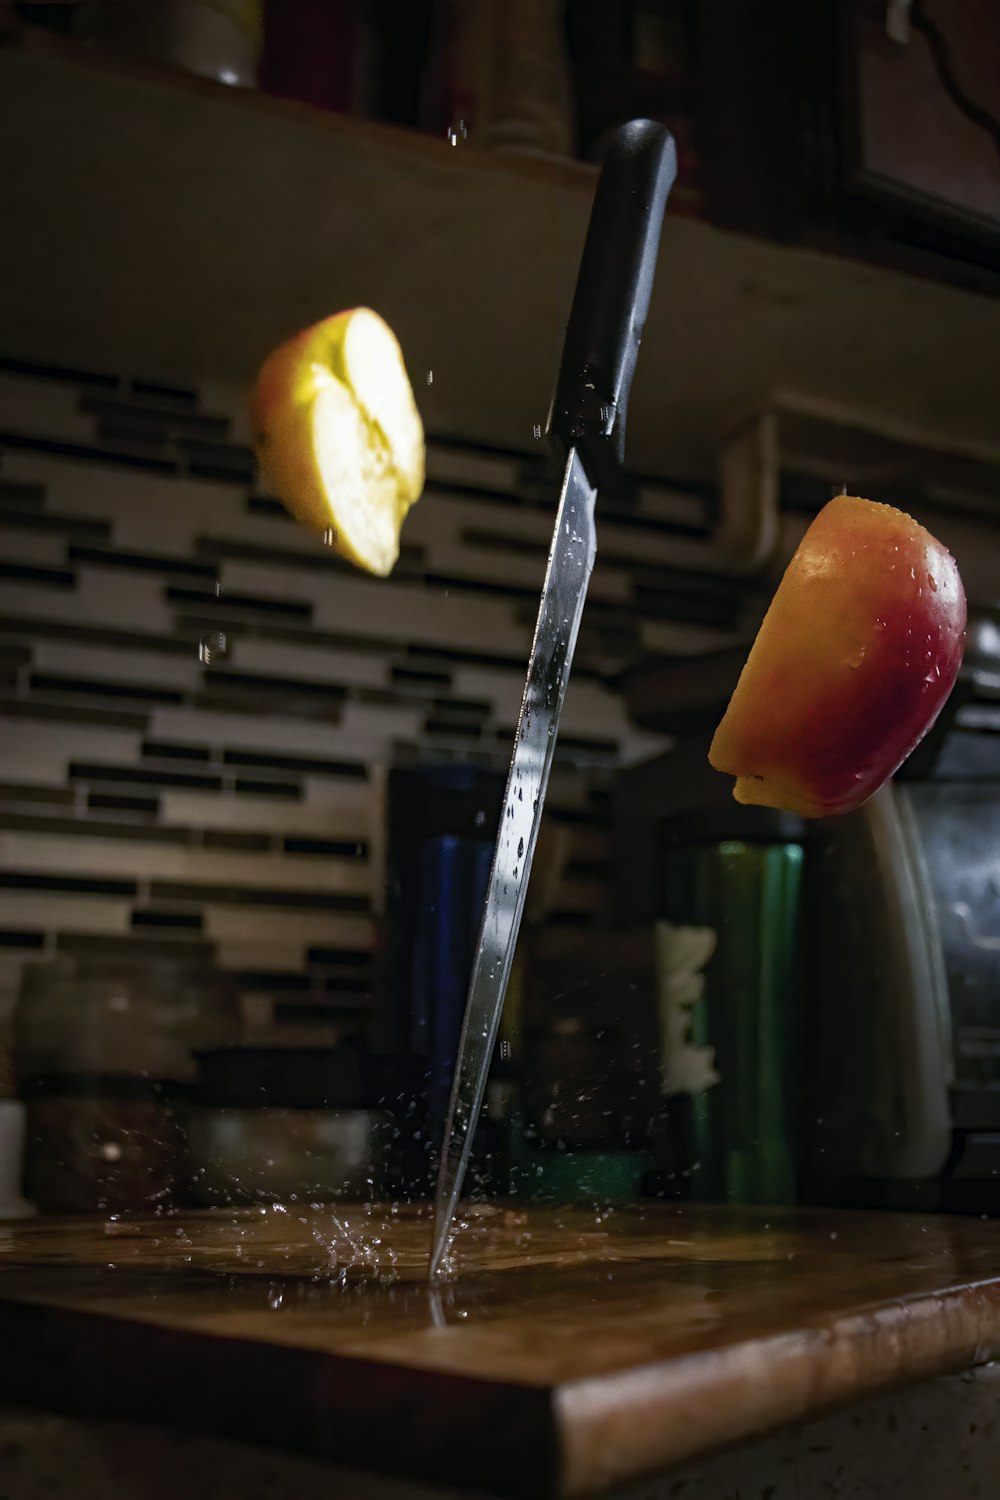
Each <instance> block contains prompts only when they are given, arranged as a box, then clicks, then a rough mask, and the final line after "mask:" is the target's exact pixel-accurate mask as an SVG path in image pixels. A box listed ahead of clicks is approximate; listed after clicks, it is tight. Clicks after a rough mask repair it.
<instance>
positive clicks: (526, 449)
mask: <svg viewBox="0 0 1000 1500" xmlns="http://www.w3.org/2000/svg"><path fill="white" fill-rule="evenodd" d="M0 18H2V19H0V34H2V41H3V45H2V46H0V97H2V99H3V106H2V112H0V131H2V135H3V155H4V163H5V165H4V188H3V198H4V209H5V213H4V218H5V228H4V232H3V236H2V241H0V328H2V330H3V332H2V335H0V628H2V632H3V644H2V645H0V719H2V725H0V1058H2V1064H0V1095H3V1096H6V1103H7V1106H8V1107H7V1111H6V1115H5V1116H4V1118H5V1119H6V1120H7V1121H8V1123H9V1129H8V1133H7V1136H6V1141H7V1148H6V1149H7V1157H8V1161H12V1159H13V1156H14V1155H15V1154H16V1155H17V1157H18V1161H17V1164H16V1165H11V1166H10V1167H9V1170H8V1173H7V1180H8V1182H9V1185H10V1193H11V1195H12V1196H13V1197H14V1198H15V1199H17V1198H18V1197H19V1194H20V1193H21V1191H22V1190H21V1188H20V1187H18V1185H17V1184H18V1182H19V1181H20V1153H21V1152H22V1150H23V1151H24V1153H25V1156H26V1175H25V1178H24V1186H23V1192H24V1193H25V1194H26V1195H27V1198H28V1199H29V1200H30V1201H31V1202H32V1203H34V1204H35V1205H36V1206H38V1207H40V1208H42V1209H45V1210H49V1211H54V1212H59V1211H63V1212H65V1211H95V1212H96V1211H119V1210H120V1211H126V1210H133V1209H134V1210H140V1209H149V1208H151V1207H171V1206H176V1205H177V1204H181V1203H190V1202H198V1203H246V1202H254V1201H257V1200H258V1199H265V1198H266V1199H267V1200H268V1201H271V1200H272V1199H274V1198H282V1197H301V1198H304V1199H307V1200H310V1199H322V1200H324V1201H325V1200H326V1199H328V1198H330V1197H337V1196H352V1197H357V1196H358V1195H359V1194H361V1195H365V1194H367V1193H368V1192H369V1191H371V1190H374V1191H375V1192H378V1193H391V1194H393V1195H397V1196H399V1195H414V1196H420V1195H421V1194H423V1193H425V1192H426V1191H427V1190H428V1187H429V1184H430V1182H431V1180H432V1173H433V1167H434V1162H435V1152H436V1149H437V1145H438V1142H439V1139H440V1132H441V1125H442V1116H443V1109H444V1102H445V1100H446V1098H447V1088H448V1080H449V1076H450V1064H451V1059H452V1058H453V1056H454V1049H455V1043H456V1038H457V1029H458V1025H459V1022H460V1018H461V1012H462V1007H463V1005H464V998H465V984H466V982H467V978H468V970H469V964H470V960H471V952H472V946H473V944H474V942H475V938H476V928H477V923H478V918H479V912H480V910H481V904H482V900H483V891H484V889H485V879H486V875H487V873H488V865H489V857H490V852H491V848H492V842H493V839H494V836H495V832H496V827H497V820H498V814H499V803H500V798H501V796H502V789H503V773H504V770H505V767H506V764H507V762H508V760H509V754H510V746H511V736H512V733H513V728H514V725H515V722H516V718H517V713H518V708H519V703H520V695H521V691H522V688H523V680H524V669H525V663H526V657H527V651H528V646H529V642H530V631H531V626H532V624H533V621H534V617H535V612H536V609H537V602H538V592H539V588H540V585H541V581H542V574H543V569H544V564H545V557H546V551H547V547H548V543H549V540H550V536H551V527H552V518H553V514H554V508H555V499H556V483H557V469H556V467H555V465H554V462H553V459H552V456H551V455H550V453H549V451H548V448H547V445H546V443H545V440H544V432H545V423H546V417H547V412H548V403H549V401H550V399H551V394H552V390H553V387H554V383H555V377H556V371H557V366H558V359H559V352H560V347H561V340H562V334H563V329H564V326H565V320H566V316H567V312H568V308H569V303H570V299H571V296H572V291H573V286H574V282H575V276H576V268H577V264H578V259H579V253H580V248H581V245H582V240H583V234H584V231H585V227H586V222H587V216H588V213H589V208H590V202H591V198H592V193H593V187H594V183H595V180H596V173H597V169H598V165H599V163H600V161H601V158H602V152H603V149H604V146H605V143H606V142H607V140H608V137H609V133H610V132H611V131H612V130H613V129H614V127H615V126H616V125H618V124H619V123H621V122H623V121H625V120H628V119H630V118H633V117H635V116H637V115H643V116H647V117H651V118H654V119H657V120H660V121H662V122H663V123H665V124H666V125H667V126H668V127H669V129H670V130H671V131H672V132H673V134H674V136H675V138H676V141H677V145H678V151H679V157H680V176H679V182H678V187H677V188H676V190H675V192H674V194H673V196H672V198H671V202H670V206H669V209H668V217H667V223H666V227H665V231H664V235H663V242H662V248H661V258H660V266H659V271H658V277H657V284H656V290H655V294H654V303H653V309H652V313H651V317H650V321H649V324H648V326H647V330H646V334H645V341H644V345H643V350H642V357H641V359H640V362H639V372H638V376H637V380H636V385H635V390H634V393H633V398H632V406H631V412H630V423H629V452H628V455H627V457H628V472H627V473H626V474H625V475H624V476H622V479H621V482H620V484H619V486H618V487H617V490H616V491H615V492H613V493H607V494H605V493H603V492H602V494H601V497H600V502H599V520H598V561H597V567H596V571H595V574H594V579H593V583H592V586H591V591H590V596H589V600H588V604H587V608H586V613H585V617H584V623H583V629H582V634H581V640H580V646H579V649H578V654H577V659H576V663H575V666H574V670H573V680H572V683H571V687H570V691H569V694H568V697H567V702H566V708H565V712H564V715H563V720H562V728H561V733H560V738H559V742H558V749H557V752H556V762H555V769H554V772H553V778H552V784H551V789H550V792H549V797H548V801H547V804H546V811H545V823H544V829H543V835H542V840H541V843H540V846H539V853H538V856H537V859H536V863H535V869H534V874H533V879H532V885H531V891H530V894H529V898H528V903H529V904H528V911H527V917H526V923H525V929H524V932H523V935H522V941H521V945H520V951H519V955H518V960H517V963H516V966H515V973H514V978H513V981H512V986H511V991H510V994H509V997H508V1004H507V1011H506V1014H505V1020H504V1027H503V1032H502V1036H501V1042H500V1046H499V1049H498V1053H497V1057H496V1060H495V1064H494V1070H493V1077H492V1082H491V1086H490V1095H489V1107H488V1110H487V1116H486V1118H485V1119H484V1122H483V1125H482V1128H481V1130H480V1134H479V1138H478V1142H477V1156H476V1169H475V1172H474V1174H473V1175H474V1184H473V1185H474V1187H475V1188H476V1190H478V1191H480V1192H498V1193H499V1192H502V1193H514V1194H521V1195H527V1196H532V1197H535V1198H538V1197H541V1198H546V1197H547V1198H551V1199H555V1200H559V1201H566V1200H570V1201H588V1202H590V1201H595V1200H601V1201H604V1202H617V1201H623V1200H626V1199H629V1198H633V1197H635V1196H636V1195H642V1194H646V1195H654V1196H660V1197H671V1198H685V1197H694V1198H701V1199H708V1200H712V1201H724V1202H732V1203H746V1202H794V1201H796V1200H797V1199H806V1200H808V1201H818V1202H827V1203H864V1204H869V1205H873V1204H877V1205H883V1206H912V1205H920V1206H923V1207H944V1208H950V1209H955V1210H958V1211H963V1212H970V1213H978V1212H982V1211H985V1210H986V1209H987V1208H989V1207H990V1205H995V1204H996V1201H997V1200H996V1175H997V1172H998V1171H1000V957H998V955H1000V791H998V788H1000V737H998V732H1000V705H998V697H1000V614H998V612H997V611H998V604H1000V600H998V592H1000V586H998V580H1000V529H998V515H1000V511H998V505H1000V417H998V405H997V391H998V389H1000V307H998V303H997V297H996V294H997V289H998V286H1000V123H998V121H1000V11H998V9H997V8H996V6H994V5H991V4H989V3H987V0H947V3H946V0H938V3H933V0H923V3H912V4H911V3H905V0H903V3H898V0H897V3H879V0H822V3H816V4H814V5H812V6H808V7H807V6H802V5H795V4H792V3H786V0H781V3H775V4H771V5H769V6H767V7H750V6H746V5H743V4H739V3H735V0H730V3H725V0H718V3H712V4H704V5H699V4H694V3H683V0H622V3H620V4H615V5H608V4H604V3H598V0H567V3H557V0H507V3H504V4H503V5H500V4H491V3H489V0H466V3H464V4H463V3H458V0H353V3H352V0H327V3H321V0H267V3H263V4H261V3H259V0H149V3H146V0H108V3H103V4H101V3H96V0H93V3H91V0H81V3H77V4H13V5H11V4H7V5H0ZM356 305H369V306H371V307H373V308H375V309H376V310H377V311H379V312H380V313H381V314H382V315H383V317H385V318H386V319H387V320H388V322H389V323H390V324H391V325H392V327H393V328H394V329H395V331H396V333H397V334H398V336H399V338H400V341H401V344H402V347H403V351H404V355H405V358H406V361H407V366H408V370H409V373H410V377H411V380H412V383H413V386H414V390H415V392H416V396H417V400H418V404H419V406H420V409H421V413H422V415H423V418H424V422H425V425H426V428H427V435H428V486H427V491H426V494H425V496H424V498H423V499H422V501H421V502H420V504H419V505H418V506H417V507H416V508H415V510H414V511H413V513H412V514H411V516H410V518H409V519H408V520H407V522H406V525H405V528H404V531H403V545H402V554H401V558H400V562H399V564H398V566H397V568H396V570H395V572H394V573H393V575H392V577H391V578H390V579H389V580H388V581H385V582H382V581H377V580H374V579H371V578H368V577H364V576H362V575H361V574H359V573H355V572H352V571H351V570H349V569H348V568H347V567H346V566H345V565H342V564H341V563H339V562H338V561H337V560H335V559H334V558H332V557H331V555H330V554H329V552H328V551H327V550H326V549H324V548H323V547H322V545H321V544H320V543H319V542H318V541H316V540H314V539H313V538H311V537H310V536H309V535H308V534H307V533H306V532H305V531H303V530H301V529H298V528H296V526H295V525H294V523H293V522H292V521H291V520H290V519H289V518H288V517H287V516H286V515H285V513H284V511H283V509H282V507H281V506H280V505H279V503H278V502H277V501H276V500H275V499H274V498H273V497H272V496H271V495H269V494H268V493H267V492H266V489H265V488H263V487H262V486H261V484H260V483H259V481H258V478H257V475H256V470H255V464H254V457H253V453H252V451H251V447H250V432H249V425H248V421H247V413H246V393H247V391H248V389H249V388H250V385H251V384H252V382H253V379H254V377H255V375H256V372H257V370H258V368H259V366H260V363H261V362H262V360H263V358H264V357H265V356H266V354H267V353H268V352H269V350H270V349H271V348H272V347H273V346H274V345H276V344H277V343H278V342H280V341H281V340H282V339H284V338H286V337H288V336H290V335H291V334H292V333H294V332H296V331H297V330H298V329H300V328H302V327H305V326H306V325H308V324H309V323H311V322H314V321H316V320H317V319H319V318H321V317H324V316H326V315H328V314H329V313H331V312H334V311H337V310H339V309H341V308H345V307H350V306H356ZM845 487H846V489H847V490H848V492H850V493H856V494H862V495H866V496H870V497H871V498H873V499H878V500H884V501H890V502H892V503H894V504H899V505H901V506H903V508H905V509H907V510H908V511H910V513H911V514H913V515H914V516H915V517H916V518H917V519H918V520H920V521H922V522H923V523H924V524H926V525H927V526H928V527H929V528H930V529H931V530H932V531H933V532H934V533H935V535H937V536H938V537H939V538H940V539H941V540H942V541H943V542H944V543H945V544H946V545H947V546H948V547H950V548H951V549H952V551H953V552H954V553H955V555H956V557H957V559H958V561H959V565H960V567H961V569H962V572H963V577H964V579H965V584H966V590H967V593H968V595H969V600H970V606H971V607H972V610H973V620H972V626H971V629H970V638H969V652H968V656H967V661H966V666H965V668H964V670H963V674H962V677H961V679H960V682H959V684H958V686H957V688H956V691H955V693H954V695H953V698H952V701H951V702H950V703H949V705H948V708H947V710H946V712H945V714H944V715H943V717H942V719H941V721H940V722H939V724H938V726H937V728H936V730H935V732H934V734H933V735H932V737H931V738H930V739H929V740H928V741H927V742H926V743H925V745H924V746H923V747H922V748H921V750H920V751H919V752H918V753H917V754H916V755H915V756H914V757H913V758H912V760H911V762H910V763H909V764H908V765H907V766H906V767H904V769H903V771H902V772H901V773H900V776H899V777H898V778H897V779H896V782H895V783H894V784H893V785H892V786H890V787H889V788H888V789H887V790H886V792H885V793H884V794H880V795H879V797H878V798H876V799H875V800H874V802H873V803H872V804H871V805H870V806H869V807H868V808H867V809H865V810H863V811H862V812H860V813H858V814H854V815H851V816H850V817H849V818H845V819H841V820H837V821H836V823H835V824H830V825H825V826H823V827H816V826H813V827H809V828H807V827H805V826H804V825H803V824H801V823H800V822H799V821H798V820H796V819H794V818H788V817H784V816H772V815H770V814H762V813H759V812H751V811H748V810H746V809H741V808H739V807H738V806H737V805H736V804H735V803H734V802H733V801H732V799H731V796H730V791H729V785H728V782H726V781H725V780H724V779H723V778H721V777H717V776H716V775H715V774H714V773H712V772H711V771H710V769H709V768H708V765H707V762H706V749H707V744H708V740H709V738H710V736H711V732H712V729H713V728H714V725H715V724H716V723H717V722H718V719H719V717H720V716H721V713H722V711H723V709H724V707H725V704H726V702H727V700H728V696H729V694H730V692H731V690H732V687H733V686H734V684H735V681H736V677H737V675H738V672H739V670H740V667H741V665H742V662H743V660H744V658H745V653H746V650H747V647H748V645H749V643H750V641H751V640H752V639H753V635H754V632H755V630H756V627H757V625H758V624H759V622H760V619H761V618H762V615H763V612H764V610H765V609H766V606H767V602H768V600H769V598H770V595H771V592H772V591H773V588H774V586H775V584H776V582H777V580H778V578H779V577H780V576H781V572H782V570H783V568H784V566H785V564H786V563H787V560H788V558H789V557H790V556H791V553H792V551H793V550H794V547H795V545H796V543H797V541H798V539H799V538H800V537H801V535H802V533H803V531H804V529H805V527H806V525H807V524H808V522H809V520H810V518H811V517H812V516H813V515H814V514H815V513H816V511H817V510H818V509H819V508H820V507H821V506H822V505H823V504H824V503H825V502H826V501H827V500H828V499H829V498H830V497H831V495H832V494H835V493H838V492H840V491H841V490H842V489H843V488H845ZM25 1122H26V1123H25ZM22 1135H23V1142H22Z"/></svg>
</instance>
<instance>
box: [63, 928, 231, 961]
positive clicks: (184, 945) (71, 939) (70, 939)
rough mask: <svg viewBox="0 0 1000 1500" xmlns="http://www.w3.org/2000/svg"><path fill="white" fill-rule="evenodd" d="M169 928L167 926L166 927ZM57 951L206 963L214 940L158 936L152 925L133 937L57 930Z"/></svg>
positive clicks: (212, 949) (211, 956)
mask: <svg viewBox="0 0 1000 1500" xmlns="http://www.w3.org/2000/svg"><path fill="white" fill-rule="evenodd" d="M168 931H169V929H168ZM56 948H57V950H58V951H59V952H60V953H84V954H87V955H88V956H92V957H95V958H105V959H108V958H119V959H123V958H124V959H140V960H141V959H156V958H168V959H173V960H175V961H177V960H181V959H183V960H184V961H185V962H186V963H192V964H201V965H204V966H205V967H208V966H209V965H210V964H211V963H212V960H213V958H214V951H215V950H214V944H212V943H207V942H199V941H197V940H195V939H193V938H192V939H188V938H184V937H180V936H178V937H171V936H163V937H157V936H156V930H155V929H148V930H147V929H143V928H139V929H138V936H135V937H106V936H104V935H103V934H92V933H88V932H60V933H58V934H57V936H56Z"/></svg>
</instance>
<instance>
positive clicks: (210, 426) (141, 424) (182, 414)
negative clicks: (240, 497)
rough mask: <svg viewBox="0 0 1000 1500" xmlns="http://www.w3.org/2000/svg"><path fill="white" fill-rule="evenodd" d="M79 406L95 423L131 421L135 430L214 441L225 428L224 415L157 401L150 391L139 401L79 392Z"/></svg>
mask: <svg viewBox="0 0 1000 1500" xmlns="http://www.w3.org/2000/svg"><path fill="white" fill-rule="evenodd" d="M79 407H80V410H81V411H82V412H85V413H86V414H87V415H88V416H93V417H96V418H97V420H98V422H99V423H116V422H121V423H124V424H129V423H135V424H136V430H137V431H142V430H146V431H148V432H149V433H150V434H151V435H154V436H156V435H159V434H161V433H163V434H171V435H175V434H176V435H184V436H187V437H203V438H208V439H209V440H210V441H217V440H224V439H225V437H226V434H227V432H228V431H229V419H228V418H227V417H210V416H207V415H206V414H205V413H204V412H199V411H194V410H192V409H189V408H187V407H186V406H183V405H181V404H172V403H171V402H169V401H160V402H157V401H156V400H155V399H154V397H153V396H152V395H149V396H148V397H147V398H146V399H143V400H141V401H139V400H122V399H120V398H117V397H109V396H81V398H80V402H79ZM98 430H100V428H99V429H98Z"/></svg>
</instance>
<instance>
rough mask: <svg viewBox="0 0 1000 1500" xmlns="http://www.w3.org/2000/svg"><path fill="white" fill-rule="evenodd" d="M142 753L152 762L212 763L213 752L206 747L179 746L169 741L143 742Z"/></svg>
mask: <svg viewBox="0 0 1000 1500" xmlns="http://www.w3.org/2000/svg"><path fill="white" fill-rule="evenodd" d="M142 753H143V755H144V756H148V757H149V758H150V759H151V760H196V761H210V760H211V759H212V752H211V750H209V749H208V748H207V747H206V746H205V745H179V744H175V743H172V742H170V741H168V740H143V742H142Z"/></svg>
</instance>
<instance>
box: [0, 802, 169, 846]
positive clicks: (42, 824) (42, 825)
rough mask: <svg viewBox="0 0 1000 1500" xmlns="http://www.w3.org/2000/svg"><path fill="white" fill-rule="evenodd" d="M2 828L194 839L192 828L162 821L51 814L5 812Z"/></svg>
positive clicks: (160, 840) (146, 840)
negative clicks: (117, 820) (108, 820)
mask: <svg viewBox="0 0 1000 1500" xmlns="http://www.w3.org/2000/svg"><path fill="white" fill-rule="evenodd" d="M0 828H6V829H9V830H12V831H13V830H19V831H21V832H24V833H45V834H50V835H51V834H57V833H58V834H61V835H62V837H63V838H90V839H132V840H135V841H138V842H139V843H143V844H170V845H174V846H176V845H181V844H191V843H193V842H194V835H193V834H192V832H191V830H190V828H172V827H171V828H167V827H164V826H163V825H162V824H160V823H135V822H131V823H109V822H106V821H104V820H102V819H99V818H67V817H53V816H52V815H51V814H49V815H47V816H46V815H43V814H41V813H26V812H5V811H3V810H2V809H0Z"/></svg>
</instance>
